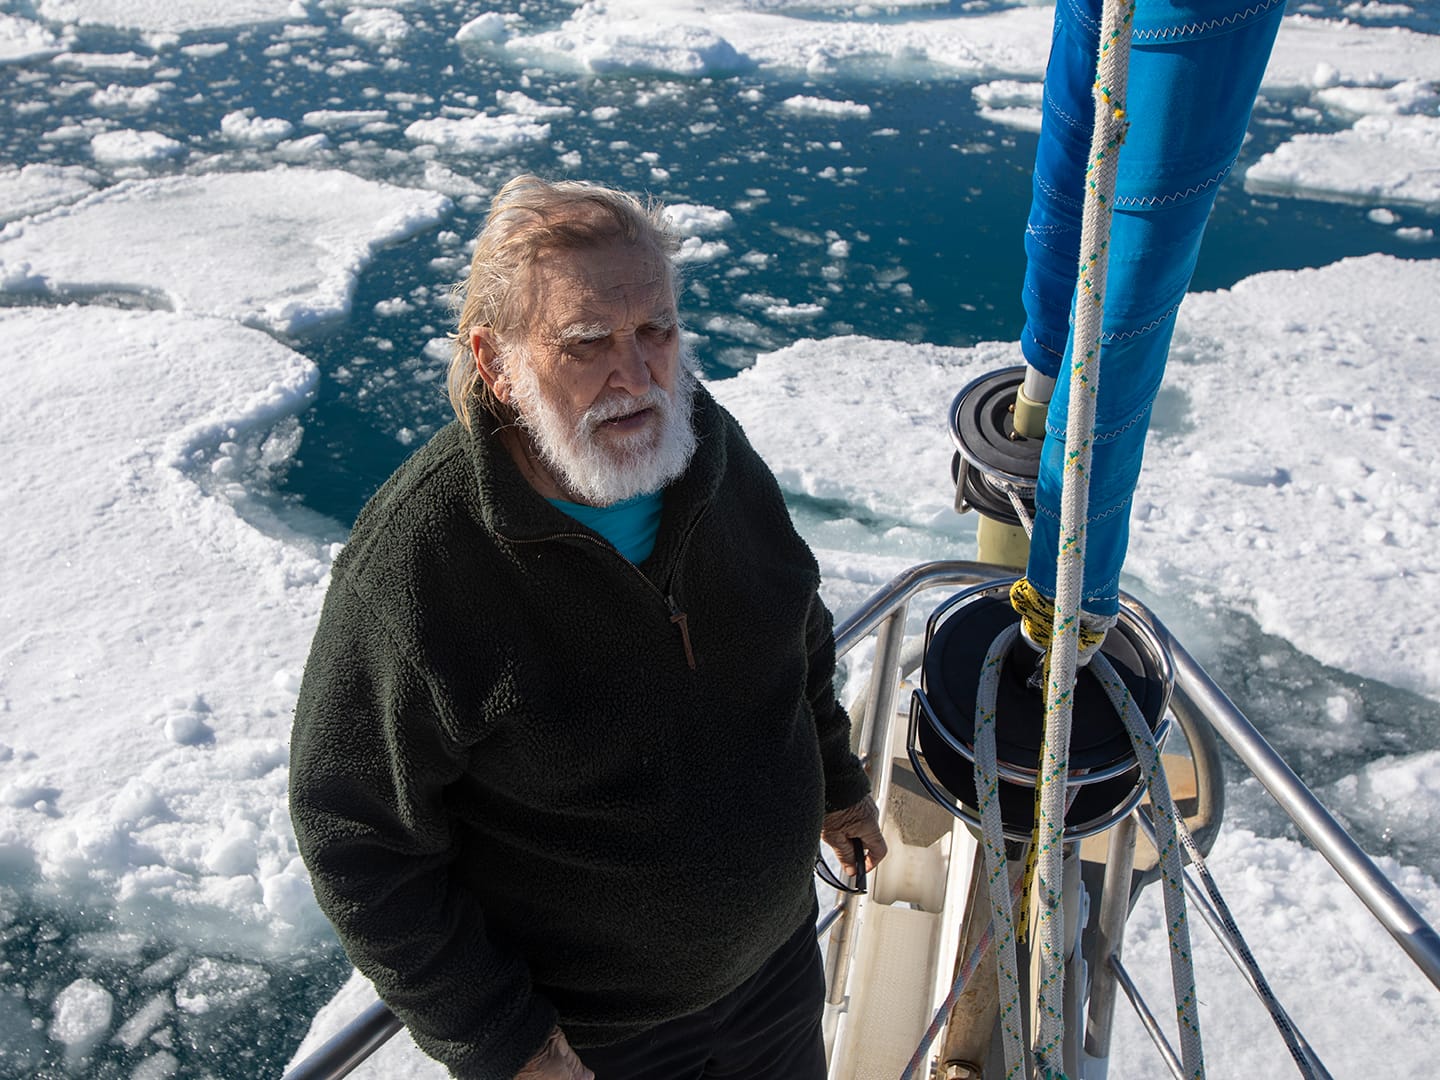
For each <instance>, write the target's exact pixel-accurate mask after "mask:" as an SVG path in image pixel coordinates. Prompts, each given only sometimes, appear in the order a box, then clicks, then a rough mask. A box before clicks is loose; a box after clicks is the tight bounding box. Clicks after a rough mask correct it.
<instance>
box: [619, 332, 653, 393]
mask: <svg viewBox="0 0 1440 1080" xmlns="http://www.w3.org/2000/svg"><path fill="white" fill-rule="evenodd" d="M647 360H648V358H647V356H646V353H645V349H644V348H643V346H642V345H641V343H640V340H639V338H637V337H630V338H628V339H626V340H624V341H622V342H621V343H620V344H619V345H618V347H617V349H616V356H615V366H614V369H613V370H612V371H611V373H610V385H611V386H613V387H614V388H615V389H617V390H624V391H625V392H626V393H627V394H629V395H630V396H631V397H639V396H640V395H641V394H643V393H645V392H646V391H648V390H649V389H650V386H651V383H652V382H653V380H652V379H651V377H650V365H649V363H648V362H647Z"/></svg>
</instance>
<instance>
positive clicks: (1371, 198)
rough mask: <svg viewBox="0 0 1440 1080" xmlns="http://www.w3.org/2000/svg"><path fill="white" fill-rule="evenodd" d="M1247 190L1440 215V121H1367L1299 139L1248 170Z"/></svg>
mask: <svg viewBox="0 0 1440 1080" xmlns="http://www.w3.org/2000/svg"><path fill="white" fill-rule="evenodd" d="M1245 190H1246V191H1252V192H1263V193H1266V194H1285V195H1299V196H1302V197H1305V198H1311V199H1326V200H1330V201H1338V202H1387V203H1397V204H1405V205H1410V206H1419V207H1423V208H1426V209H1440V117H1435V116H1362V117H1361V118H1360V119H1359V120H1357V121H1356V122H1355V126H1354V127H1352V128H1349V129H1347V130H1345V131H1337V132H1333V133H1324V134H1320V133H1315V134H1301V135H1296V136H1295V137H1294V138H1292V139H1291V140H1290V141H1288V142H1286V143H1282V144H1281V145H1280V146H1278V147H1276V148H1275V149H1274V150H1272V151H1270V153H1268V154H1266V155H1265V156H1264V157H1262V158H1261V159H1260V160H1259V161H1257V162H1255V164H1253V165H1251V166H1250V167H1249V169H1247V170H1246V172H1245Z"/></svg>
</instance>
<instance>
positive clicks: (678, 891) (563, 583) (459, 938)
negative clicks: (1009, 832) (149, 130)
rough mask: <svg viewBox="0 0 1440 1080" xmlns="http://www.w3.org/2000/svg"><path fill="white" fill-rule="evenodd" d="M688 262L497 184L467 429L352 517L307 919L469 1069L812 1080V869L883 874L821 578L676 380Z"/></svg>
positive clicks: (299, 745)
mask: <svg viewBox="0 0 1440 1080" xmlns="http://www.w3.org/2000/svg"><path fill="white" fill-rule="evenodd" d="M673 251H674V240H673V238H672V237H671V236H670V235H669V234H668V233H667V232H666V230H665V226H664V224H663V222H662V219H661V218H660V217H659V215H658V213H657V212H656V211H655V210H654V209H653V208H652V209H648V210H647V209H646V208H645V207H643V206H641V205H640V204H639V203H638V202H637V201H636V200H635V199H633V198H632V197H630V196H628V195H625V194H622V193H620V192H616V191H612V190H610V189H607V188H603V187H598V186H595V185H590V184H581V183H559V184H550V183H546V182H544V181H541V180H538V179H536V178H535V177H529V176H524V177H520V178H518V179H516V180H514V181H512V182H511V183H509V184H508V185H506V186H505V188H504V189H503V190H502V191H500V193H499V194H498V195H497V196H496V198H495V201H494V205H493V206H492V208H491V212H490V216H489V218H488V220H487V222H486V225H485V228H484V229H483V231H482V232H481V234H480V237H479V240H478V242H477V245H476V248H475V254H474V259H473V263H472V267H471V273H470V278H469V281H468V283H467V286H466V296H465V302H464V307H463V310H462V313H461V317H460V327H459V334H458V342H457V343H458V349H457V355H456V358H455V362H454V364H453V365H452V368H451V373H450V390H451V398H452V401H453V402H454V404H455V406H456V411H457V413H458V415H459V420H458V422H456V423H454V424H451V425H450V426H449V427H447V428H445V429H444V430H442V431H441V432H440V433H439V434H437V435H436V436H435V438H434V439H432V440H431V442H430V443H429V444H428V445H427V446H426V447H424V448H423V449H422V450H421V451H420V452H419V453H417V454H416V455H415V456H414V457H412V458H411V459H410V460H409V461H407V462H406V463H405V464H404V465H403V466H401V468H400V470H399V471H398V472H396V474H395V475H394V476H392V477H391V478H390V479H389V481H387V482H386V484H385V485H384V486H383V487H382V488H381V489H380V491H379V492H378V493H377V494H376V496H375V497H374V498H373V499H372V500H371V501H370V503H369V505H367V506H366V507H365V509H364V510H363V511H362V512H361V514H360V517H359V519H358V520H357V521H356V523H355V529H354V532H353V534H352V536H351V539H350V542H349V544H348V545H347V546H346V548H345V551H344V553H343V554H342V555H341V556H340V558H339V559H337V560H336V563H335V567H334V573H333V576H332V580H331V584H330V590H329V593H328V595H327V597H326V601H325V610H324V613H323V615H322V616H321V620H320V627H319V630H318V632H317V633H316V635H315V642H314V645H313V647H312V650H311V654H310V659H309V662H308V664H307V666H306V669H305V680H304V685H303V687H302V689H301V693H300V701H299V705H298V707H297V710H296V719H295V729H294V737H293V739H292V743H291V785H290V805H291V810H292V814H293V817H294V822H295V831H296V835H297V836H298V838H299V841H300V847H301V851H302V852H303V854H304V857H305V861H306V863H307V864H308V865H309V867H310V870H311V873H312V877H313V880H314V883H315V893H316V896H317V898H318V899H319V901H320V903H321V906H322V907H323V908H324V910H325V912H326V914H327V915H328V916H329V917H330V919H331V921H332V922H334V924H335V927H336V929H337V931H338V932H339V934H340V938H341V941H342V942H343V943H344V945H345V948H346V950H347V952H348V953H349V955H350V957H351V959H352V960H353V961H354V962H355V964H356V966H357V967H359V968H360V969H361V970H362V971H363V972H364V973H365V974H366V975H367V976H369V978H370V979H371V980H373V982H374V983H375V986H376V988H377V989H378V991H379V993H380V995H381V996H382V997H383V998H384V999H385V1001H386V1002H387V1003H388V1004H389V1005H390V1006H391V1007H392V1008H393V1009H394V1010H395V1012H396V1013H397V1014H398V1015H399V1016H400V1017H401V1018H402V1019H403V1020H404V1021H405V1023H406V1024H407V1025H408V1026H409V1028H410V1030H411V1032H412V1034H413V1035H414V1037H415V1039H416V1041H417V1042H418V1043H419V1044H420V1046H421V1047H423V1048H424V1049H425V1050H426V1051H427V1052H428V1053H430V1054H431V1055H433V1056H434V1057H436V1058H438V1059H439V1060H440V1061H442V1062H444V1063H445V1064H446V1065H447V1066H448V1067H449V1068H450V1069H451V1070H452V1072H453V1073H455V1074H456V1075H457V1076H464V1077H478V1078H492V1077H493V1078H495V1080H510V1078H512V1077H523V1078H526V1080H530V1078H544V1077H568V1078H585V1077H598V1078H600V1080H639V1078H647V1077H648V1078H653V1080H683V1078H688V1077H695V1078H699V1077H719V1076H727V1077H737V1078H746V1080H759V1078H765V1077H773V1078H776V1080H779V1078H782V1077H783V1078H785V1080H797V1078H800V1080H805V1078H814V1080H822V1078H823V1077H824V1075H825V1062H824V1048H823V1043H822V1041H821V1034H820V1016H821V1010H822V1005H823V1003H822V997H823V994H822V977H821V972H820V960H819V952H818V949H817V947H816V944H815V935H814V929H813V926H814V918H815V896H814V889H813V881H812V878H811V872H812V869H813V866H814V863H815V852H816V845H817V842H818V839H819V838H820V837H821V836H822V835H823V838H824V839H825V840H826V841H827V842H828V843H830V844H831V845H832V846H833V847H835V848H836V850H837V851H839V852H840V853H841V857H842V862H844V863H845V864H846V866H847V869H853V862H854V860H855V855H854V854H853V852H854V848H853V847H852V838H853V839H858V840H859V841H860V842H861V844H862V845H863V847H864V849H865V851H866V861H867V863H868V864H870V865H873V864H874V863H875V862H877V861H878V860H879V859H880V858H881V857H882V856H883V855H884V852H885V844H884V841H883V839H882V838H881V836H880V834H879V829H878V827H877V825H876V815H875V806H874V803H873V802H872V801H871V799H870V798H869V796H868V794H867V792H868V790H869V785H868V781H867V779H866V776H865V774H864V772H863V771H862V769H861V767H860V764H859V762H858V761H857V760H856V759H855V757H854V756H853V755H852V754H851V752H850V747H849V720H848V718H847V717H846V715H845V713H844V710H843V709H842V708H841V707H840V706H839V704H838V703H837V701H836V700H835V694H834V690H833V686H832V676H833V669H834V639H833V635H832V631H831V618H830V615H829V613H828V612H827V611H826V609H825V608H824V606H823V605H822V604H821V602H820V600H819V598H818V596H817V593H816V589H817V585H818V583H819V575H818V571H817V568H816V565H815V560H814V558H813V556H812V555H811V554H810V552H809V550H808V549H807V548H806V547H805V544H804V543H803V542H802V541H801V540H800V538H799V537H798V536H797V535H796V533H795V531H794V529H793V527H792V526H791V523H790V519H789V516H788V513H787V511H786V509H785V505H784V502H783V501H782V499H781V495H780V491H779V488H778V486H777V485H776V483H775V480H774V477H773V476H772V475H771V474H770V472H769V471H768V470H767V469H766V468H765V466H764V465H763V464H762V462H761V461H760V459H759V458H758V457H757V456H756V454H755V452H754V451H753V450H752V449H751V448H750V445H749V444H748V443H747V442H746V440H745V436H744V434H743V433H742V432H741V430H740V428H739V426H738V425H737V424H736V423H735V421H734V420H733V419H732V418H731V417H730V416H729V415H728V414H726V413H725V412H724V411H723V410H722V409H721V408H720V407H719V406H718V405H717V404H716V403H715V401H714V400H713V399H712V398H711V397H710V395H709V394H708V393H706V391H705V390H704V389H703V388H702V387H700V386H699V385H698V383H697V381H696V379H695V377H694V376H693V375H692V373H691V371H690V370H689V367H688V365H687V363H686V362H685V357H684V355H683V350H682V347H681V337H680V326H679V318H678V313H677V308H676V288H677V287H676V275H675V271H674V268H673V266H672V264H671V256H672V254H673ZM572 1048H573V1049H572Z"/></svg>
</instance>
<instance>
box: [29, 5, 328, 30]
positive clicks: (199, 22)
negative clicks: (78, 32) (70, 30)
mask: <svg viewBox="0 0 1440 1080" xmlns="http://www.w3.org/2000/svg"><path fill="white" fill-rule="evenodd" d="M36 6H37V8H38V10H39V13H40V15H41V16H42V17H43V18H45V19H48V20H50V21H51V22H58V23H68V24H72V25H79V26H113V27H117V28H120V29H127V30H140V31H142V32H145V33H160V34H183V33H188V32H191V31H195V30H210V29H218V28H221V27H227V26H254V25H259V24H262V23H273V22H285V21H289V20H294V21H297V22H303V21H305V18H306V12H305V4H304V3H303V0H185V3H183V4H177V3H174V2H173V0H39V3H38V4H37V5H36Z"/></svg>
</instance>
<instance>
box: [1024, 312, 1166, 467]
mask: <svg viewBox="0 0 1440 1080" xmlns="http://www.w3.org/2000/svg"><path fill="white" fill-rule="evenodd" d="M1175 306H1176V307H1179V306H1180V305H1179V304H1176V305H1175ZM1153 406H1154V403H1153V402H1152V403H1151V404H1150V405H1147V406H1145V408H1143V409H1141V410H1140V411H1139V412H1138V413H1136V414H1135V415H1134V416H1132V417H1131V418H1130V419H1129V420H1128V421H1127V422H1126V423H1124V424H1122V425H1121V426H1120V427H1118V428H1116V429H1115V430H1114V431H1107V432H1105V433H1104V434H1103V435H1096V436H1095V438H1094V441H1095V442H1097V443H1106V442H1110V441H1111V440H1113V439H1118V438H1119V437H1120V436H1121V435H1124V434H1125V432H1127V431H1129V430H1130V429H1131V428H1132V427H1134V426H1135V425H1136V424H1139V423H1142V422H1143V421H1144V420H1145V418H1146V417H1147V416H1149V415H1150V410H1151V408H1153ZM1045 434H1046V435H1047V436H1049V435H1053V436H1055V438H1057V439H1063V438H1064V437H1065V429H1064V428H1056V427H1052V426H1051V425H1049V424H1046V425H1045Z"/></svg>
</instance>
